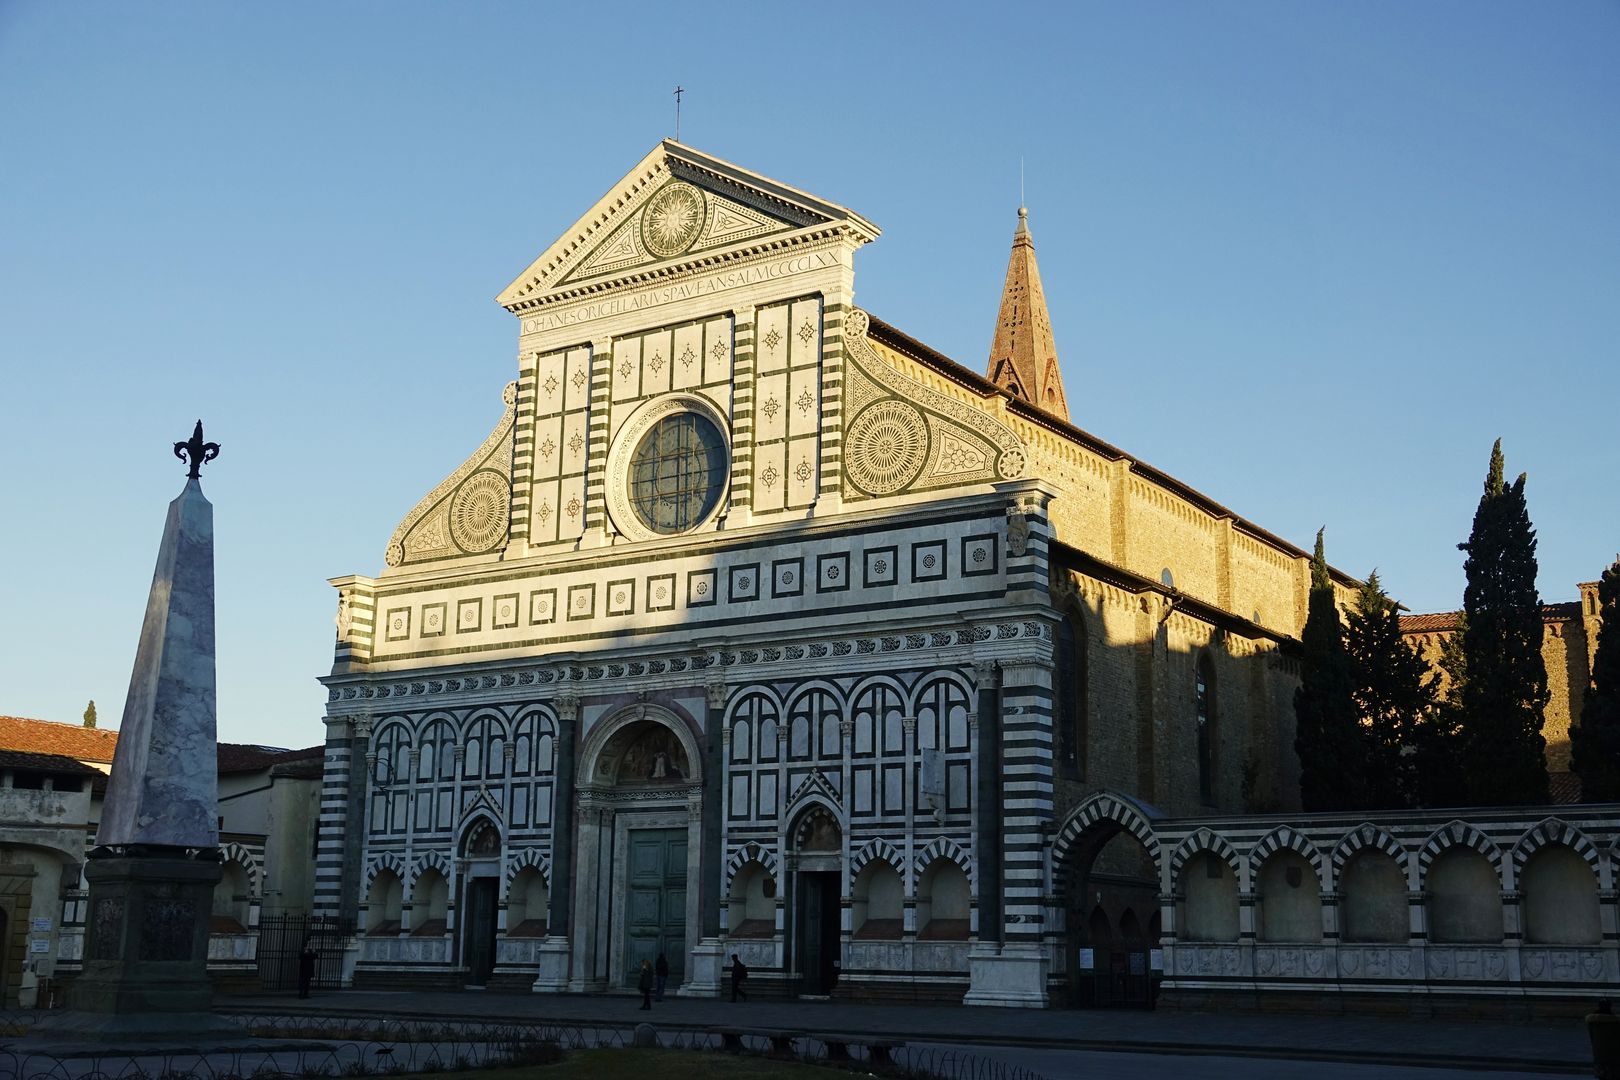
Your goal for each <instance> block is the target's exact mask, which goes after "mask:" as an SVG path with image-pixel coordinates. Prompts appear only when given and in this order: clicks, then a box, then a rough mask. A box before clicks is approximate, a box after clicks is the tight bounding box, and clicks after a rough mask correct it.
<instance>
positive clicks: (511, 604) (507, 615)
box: [490, 593, 518, 630]
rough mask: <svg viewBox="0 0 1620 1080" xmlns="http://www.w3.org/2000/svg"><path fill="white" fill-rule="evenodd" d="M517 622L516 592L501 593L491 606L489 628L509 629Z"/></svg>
mask: <svg viewBox="0 0 1620 1080" xmlns="http://www.w3.org/2000/svg"><path fill="white" fill-rule="evenodd" d="M517 624H518V594H517V593H501V594H500V595H499V596H497V597H495V602H494V604H493V605H492V606H491V614H490V628H491V629H493V630H509V629H511V628H512V627H514V626H516V625H517Z"/></svg>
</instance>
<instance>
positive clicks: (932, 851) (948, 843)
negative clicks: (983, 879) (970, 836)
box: [913, 836, 979, 895]
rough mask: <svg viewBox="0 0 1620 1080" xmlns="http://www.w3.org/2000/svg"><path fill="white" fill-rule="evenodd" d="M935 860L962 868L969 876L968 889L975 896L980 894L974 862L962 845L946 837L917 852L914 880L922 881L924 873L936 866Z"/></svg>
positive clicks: (938, 838) (939, 838)
mask: <svg viewBox="0 0 1620 1080" xmlns="http://www.w3.org/2000/svg"><path fill="white" fill-rule="evenodd" d="M935 859H948V860H950V861H951V862H953V863H955V864H956V865H957V866H959V867H961V869H962V873H964V874H966V875H967V880H968V888H970V889H972V890H973V893H974V895H977V894H978V892H979V876H978V875H977V874H975V873H974V872H973V860H972V859H970V858H968V853H967V852H965V851H963V850H962V845H960V844H958V843H957V842H956V841H954V840H952V839H950V838H949V837H945V836H941V837H937V838H935V839H934V840H933V842H931V843H930V844H929V845H928V846H927V847H925V848H923V849H922V850H921V851H919V852H917V858H916V860H915V862H914V863H913V865H914V866H915V867H916V870H915V872H914V874H913V880H916V881H920V880H922V876H923V873H924V872H925V871H927V869H928V868H929V867H930V866H932V865H933V864H934V860H935Z"/></svg>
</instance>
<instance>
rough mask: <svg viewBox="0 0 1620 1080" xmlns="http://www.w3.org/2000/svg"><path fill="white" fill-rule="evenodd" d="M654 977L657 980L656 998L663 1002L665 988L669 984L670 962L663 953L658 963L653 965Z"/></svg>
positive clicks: (659, 956)
mask: <svg viewBox="0 0 1620 1080" xmlns="http://www.w3.org/2000/svg"><path fill="white" fill-rule="evenodd" d="M653 976H654V977H655V978H656V979H657V984H656V988H655V991H654V996H655V997H657V999H658V1000H659V1001H663V1000H664V987H665V986H666V985H668V983H669V960H668V959H666V958H665V956H664V954H663V953H659V954H658V962H657V963H655V964H654V965H653Z"/></svg>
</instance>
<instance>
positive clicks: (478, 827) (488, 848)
mask: <svg viewBox="0 0 1620 1080" xmlns="http://www.w3.org/2000/svg"><path fill="white" fill-rule="evenodd" d="M461 854H462V857H463V858H467V859H497V858H499V857H500V854H501V830H500V828H499V827H498V826H497V825H496V824H495V823H494V822H493V821H491V820H490V819H489V818H487V817H483V816H479V817H476V818H474V819H473V820H472V821H471V822H470V823H469V824H468V825H467V827H466V829H465V830H464V831H463V832H462V836H461Z"/></svg>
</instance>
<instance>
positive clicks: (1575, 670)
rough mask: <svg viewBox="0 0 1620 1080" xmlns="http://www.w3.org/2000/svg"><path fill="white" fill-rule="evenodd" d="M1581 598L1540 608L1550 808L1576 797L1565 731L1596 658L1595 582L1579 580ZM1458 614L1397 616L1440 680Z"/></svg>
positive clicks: (1575, 717) (1578, 794)
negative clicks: (1447, 645)
mask: <svg viewBox="0 0 1620 1080" xmlns="http://www.w3.org/2000/svg"><path fill="white" fill-rule="evenodd" d="M1577 588H1578V589H1579V590H1580V599H1579V600H1572V601H1568V602H1565V603H1560V604H1543V605H1542V607H1541V625H1542V638H1541V658H1542V660H1543V661H1544V662H1545V663H1546V665H1547V692H1548V701H1547V709H1546V712H1545V713H1544V714H1543V717H1544V719H1543V723H1542V727H1541V734H1542V737H1543V738H1544V739H1546V740H1547V772H1548V773H1549V774H1550V777H1551V782H1552V798H1553V802H1555V803H1574V802H1579V801H1580V798H1581V781H1580V777H1578V776H1576V775H1575V774H1574V773H1573V772H1571V771H1570V746H1569V728H1570V725H1571V724H1573V723H1578V722H1579V721H1580V716H1581V708H1582V706H1583V705H1584V704H1585V702H1586V692H1587V690H1588V688H1589V687H1591V685H1592V659H1593V657H1594V656H1595V655H1596V654H1597V632H1598V628H1599V627H1600V626H1601V625H1602V623H1603V620H1602V617H1601V615H1600V610H1601V609H1600V607H1599V604H1598V594H1597V593H1598V583H1597V582H1595V581H1583V582H1581V583H1580V585H1579V586H1577ZM1461 620H1462V612H1460V611H1445V612H1439V613H1437V614H1433V615H1403V616H1401V634H1402V635H1403V636H1404V637H1405V638H1406V640H1407V643H1408V644H1410V645H1411V646H1412V648H1414V649H1416V650H1417V652H1418V654H1419V655H1420V656H1422V657H1423V659H1424V660H1426V661H1428V663H1429V666H1430V667H1431V668H1433V669H1434V670H1435V671H1436V672H1437V673H1438V674H1439V677H1440V682H1439V686H1440V687H1441V688H1444V686H1445V678H1444V673H1443V672H1441V671H1440V653H1441V650H1442V649H1443V648H1444V647H1445V643H1446V640H1447V639H1448V638H1450V637H1451V636H1452V635H1453V634H1455V633H1456V632H1457V630H1458V628H1459V627H1460V626H1461V625H1462V624H1461Z"/></svg>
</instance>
